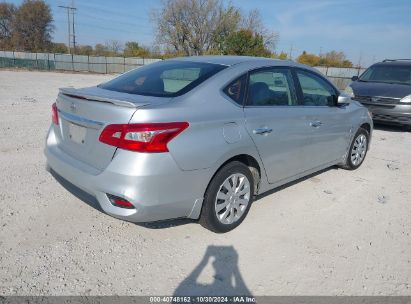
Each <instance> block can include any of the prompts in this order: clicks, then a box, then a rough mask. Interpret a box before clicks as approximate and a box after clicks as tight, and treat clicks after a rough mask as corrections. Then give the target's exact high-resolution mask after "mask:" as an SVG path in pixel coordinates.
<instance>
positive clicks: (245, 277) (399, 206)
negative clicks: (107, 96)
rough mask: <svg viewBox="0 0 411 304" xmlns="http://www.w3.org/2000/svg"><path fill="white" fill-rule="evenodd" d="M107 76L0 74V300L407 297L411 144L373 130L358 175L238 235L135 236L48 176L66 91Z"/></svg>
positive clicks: (287, 200) (297, 190)
mask: <svg viewBox="0 0 411 304" xmlns="http://www.w3.org/2000/svg"><path fill="white" fill-rule="evenodd" d="M111 77H112V76H105V75H104V76H102V75H85V74H63V73H47V72H27V71H26V72H16V71H4V70H3V71H0V172H1V173H0V295H97V294H103V295H114V294H116V295H172V294H182V293H190V294H208V295H210V294H216V293H224V294H231V293H237V294H238V293H240V294H244V293H250V294H253V295H411V262H410V260H411V255H410V252H411V237H410V232H411V187H410V185H411V157H410V156H411V133H409V132H404V131H402V130H401V129H399V128H395V129H391V128H379V129H377V130H375V133H374V138H373V141H372V149H371V151H370V153H369V154H368V156H367V159H366V160H365V163H364V164H363V166H362V167H361V168H360V169H358V170H357V171H345V170H342V169H336V168H332V169H329V170H326V171H324V172H322V173H319V174H317V175H315V176H312V177H310V178H307V179H305V180H303V181H301V182H299V183H295V184H293V185H290V186H288V187H285V188H284V189H281V190H279V191H273V192H272V193H271V194H269V195H267V196H265V197H263V198H260V199H259V200H258V201H256V202H255V204H254V205H253V206H252V208H251V210H250V213H249V215H248V217H247V219H246V220H245V222H244V223H243V224H242V225H241V226H240V227H238V228H237V229H235V230H234V231H232V232H230V233H227V234H223V235H217V234H213V233H211V232H209V231H207V230H205V229H203V228H202V227H201V226H200V225H198V224H197V223H194V222H186V221H173V222H164V223H158V224H151V225H135V224H132V223H127V222H123V221H120V220H117V219H114V218H112V217H110V216H108V215H106V214H104V213H101V212H100V211H98V210H96V209H95V208H93V207H92V206H90V205H89V204H86V203H85V202H84V201H82V200H80V199H78V198H77V197H75V196H73V195H72V194H71V193H70V192H68V191H67V190H66V189H64V188H63V187H62V186H61V185H60V184H59V183H58V182H56V180H55V179H54V178H53V177H52V176H51V175H50V174H49V173H47V172H46V170H45V157H44V155H43V146H44V139H45V136H46V132H47V129H48V126H49V124H50V106H51V104H52V103H53V102H54V100H55V97H56V94H57V91H58V88H59V87H62V86H70V85H73V86H77V87H80V86H87V85H94V84H97V83H100V82H102V81H105V80H108V79H110V78H111ZM234 282H235V284H234Z"/></svg>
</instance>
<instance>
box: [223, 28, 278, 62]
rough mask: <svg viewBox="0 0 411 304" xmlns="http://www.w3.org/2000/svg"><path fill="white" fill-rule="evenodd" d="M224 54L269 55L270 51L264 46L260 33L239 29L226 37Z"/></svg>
mask: <svg viewBox="0 0 411 304" xmlns="http://www.w3.org/2000/svg"><path fill="white" fill-rule="evenodd" d="M224 54H225V55H242V56H261V57H270V55H271V52H270V51H269V50H267V49H266V48H265V46H264V39H263V37H262V36H261V35H260V34H258V33H253V32H252V31H251V30H246V29H241V30H239V31H237V32H234V33H232V34H230V36H228V37H227V39H226V41H225V45H224Z"/></svg>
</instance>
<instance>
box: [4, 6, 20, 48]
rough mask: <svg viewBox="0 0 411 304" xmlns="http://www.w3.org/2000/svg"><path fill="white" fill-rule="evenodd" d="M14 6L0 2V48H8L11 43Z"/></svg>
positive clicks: (10, 46) (11, 46)
mask: <svg viewBox="0 0 411 304" xmlns="http://www.w3.org/2000/svg"><path fill="white" fill-rule="evenodd" d="M15 12H16V6H14V5H13V4H10V3H5V2H3V3H0V49H6V50H10V49H12V48H13V45H12V34H13V23H14V16H15Z"/></svg>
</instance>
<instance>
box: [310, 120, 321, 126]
mask: <svg viewBox="0 0 411 304" xmlns="http://www.w3.org/2000/svg"><path fill="white" fill-rule="evenodd" d="M322 125H323V123H322V122H321V121H319V120H317V121H312V122H310V126H311V127H313V128H318V127H320V126H322Z"/></svg>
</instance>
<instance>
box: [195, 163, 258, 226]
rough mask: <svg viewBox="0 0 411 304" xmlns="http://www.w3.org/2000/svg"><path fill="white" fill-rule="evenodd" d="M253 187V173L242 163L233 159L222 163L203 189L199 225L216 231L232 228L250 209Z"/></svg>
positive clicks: (238, 223)
mask: <svg viewBox="0 0 411 304" xmlns="http://www.w3.org/2000/svg"><path fill="white" fill-rule="evenodd" d="M253 189H254V180H253V176H252V174H251V171H250V169H248V167H247V166H246V165H245V164H243V163H241V162H238V161H233V162H231V163H228V164H227V165H225V166H224V167H222V168H221V169H220V170H219V171H218V172H217V173H216V175H215V176H214V177H213V179H212V180H211V182H210V184H209V186H208V188H207V190H206V193H205V196H204V203H203V209H202V212H201V217H200V223H201V225H203V226H204V227H205V228H207V229H210V230H211V231H214V232H217V233H223V232H228V231H230V230H232V229H234V228H236V227H237V226H238V225H240V224H241V222H242V221H243V220H244V218H245V217H246V216H247V213H248V211H249V210H250V206H251V203H252V201H253V195H254V193H253V192H254V191H253Z"/></svg>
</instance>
